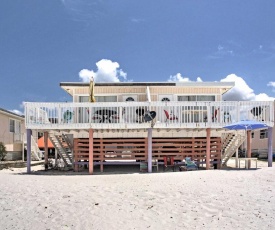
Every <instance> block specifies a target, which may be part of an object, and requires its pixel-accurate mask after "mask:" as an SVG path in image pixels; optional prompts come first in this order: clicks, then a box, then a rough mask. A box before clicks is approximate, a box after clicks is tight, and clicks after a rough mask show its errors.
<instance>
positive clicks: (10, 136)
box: [0, 112, 26, 151]
mask: <svg viewBox="0 0 275 230" xmlns="http://www.w3.org/2000/svg"><path fill="white" fill-rule="evenodd" d="M10 119H13V120H16V121H18V122H20V123H21V137H23V134H24V133H25V132H26V130H25V124H24V120H22V119H23V118H22V119H21V120H20V118H16V117H13V116H12V115H11V116H10V115H8V114H5V113H1V112H0V127H1V129H0V142H3V143H4V144H5V146H6V148H7V151H22V141H23V140H22V141H21V142H17V143H15V141H14V138H15V134H14V133H11V132H10Z"/></svg>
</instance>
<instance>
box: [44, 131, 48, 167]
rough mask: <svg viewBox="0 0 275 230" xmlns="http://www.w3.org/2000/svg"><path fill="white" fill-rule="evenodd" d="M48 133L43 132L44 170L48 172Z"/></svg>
mask: <svg viewBox="0 0 275 230" xmlns="http://www.w3.org/2000/svg"><path fill="white" fill-rule="evenodd" d="M48 138H49V134H48V132H44V151H45V152H44V165H45V170H48V163H49V149H48Z"/></svg>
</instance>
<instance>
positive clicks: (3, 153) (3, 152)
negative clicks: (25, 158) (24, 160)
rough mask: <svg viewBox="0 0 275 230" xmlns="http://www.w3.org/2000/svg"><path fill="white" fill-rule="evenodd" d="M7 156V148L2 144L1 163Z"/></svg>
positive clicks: (0, 145) (0, 143) (0, 148)
mask: <svg viewBox="0 0 275 230" xmlns="http://www.w3.org/2000/svg"><path fill="white" fill-rule="evenodd" d="M6 155H7V150H6V146H5V145H4V143H2V142H0V161H3V160H4V159H5V157H6Z"/></svg>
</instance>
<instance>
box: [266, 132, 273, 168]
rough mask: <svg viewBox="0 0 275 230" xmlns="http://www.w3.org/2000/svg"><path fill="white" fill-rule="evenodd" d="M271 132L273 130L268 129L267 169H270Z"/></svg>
mask: <svg viewBox="0 0 275 230" xmlns="http://www.w3.org/2000/svg"><path fill="white" fill-rule="evenodd" d="M272 131H273V128H272V127H269V128H268V134H267V135H268V155H267V159H268V167H272Z"/></svg>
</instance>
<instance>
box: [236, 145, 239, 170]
mask: <svg viewBox="0 0 275 230" xmlns="http://www.w3.org/2000/svg"><path fill="white" fill-rule="evenodd" d="M235 155H236V157H235V166H236V168H238V167H239V163H238V161H239V151H238V149H237V150H236V153H235Z"/></svg>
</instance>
